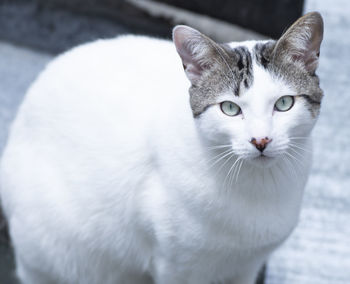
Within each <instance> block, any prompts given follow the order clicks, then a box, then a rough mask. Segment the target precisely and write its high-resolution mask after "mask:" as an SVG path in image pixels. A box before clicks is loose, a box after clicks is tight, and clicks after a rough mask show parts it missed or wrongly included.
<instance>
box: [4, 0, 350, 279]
mask: <svg viewBox="0 0 350 284" xmlns="http://www.w3.org/2000/svg"><path fill="white" fill-rule="evenodd" d="M309 11H319V12H320V13H321V14H322V16H323V17H324V21H325V35H324V42H323V44H322V48H321V60H320V67H319V70H318V74H319V76H320V79H321V86H322V88H323V89H324V91H325V98H324V101H323V105H322V112H321V116H320V119H319V123H318V124H317V126H316V128H315V130H314V133H313V136H314V141H315V151H314V152H315V154H314V166H313V169H312V173H311V177H310V179H309V182H308V185H307V188H306V192H305V198H304V202H303V208H302V212H301V217H300V223H299V226H298V227H297V229H296V230H295V231H294V233H293V234H292V236H291V237H290V238H289V239H288V241H287V242H286V243H285V244H284V245H283V246H282V247H281V248H280V249H279V250H278V251H277V252H275V253H274V254H273V255H272V256H271V258H270V259H269V261H268V263H267V265H266V270H265V273H264V274H262V276H261V279H260V280H259V283H266V284H295V283H297V284H348V283H350V146H349V141H350V111H349V108H348V107H347V106H348V105H350V84H349V81H350V55H349V54H350V53H349V49H350V2H349V1H347V0H323V1H321V0H305V1H304V0H265V1H263V0H231V1H230V0H0V129H1V131H0V155H1V152H2V150H3V148H4V145H5V144H6V139H7V135H8V129H9V126H10V124H11V121H12V120H13V118H14V116H15V114H16V111H17V108H18V106H19V104H20V103H21V101H22V99H23V96H24V94H25V91H26V89H27V88H28V86H29V85H30V83H31V82H32V81H33V80H34V79H35V78H36V76H37V75H38V73H39V72H40V71H41V70H42V69H43V68H44V67H45V65H46V64H47V63H48V62H49V61H50V60H51V59H52V58H53V57H54V56H55V55H56V54H58V53H60V52H63V51H65V50H67V49H69V48H71V47H73V46H75V45H78V44H80V43H84V42H88V41H92V40H94V39H97V38H110V37H115V36H117V35H120V34H127V33H133V34H145V35H150V36H155V37H162V38H170V36H171V29H172V27H173V26H174V25H175V24H187V25H190V26H192V27H194V28H197V29H199V30H200V31H202V32H203V33H205V34H207V35H209V36H210V37H212V38H213V39H215V40H217V41H220V42H228V41H241V40H249V39H265V38H275V39H276V38H278V37H279V36H280V35H281V34H282V32H283V31H284V30H285V29H286V28H287V27H288V26H289V25H290V24H291V23H293V22H294V21H295V20H296V19H297V18H298V17H300V16H301V15H302V14H304V13H306V12H309ZM23 237H24V238H25V236H23ZM38 241H40V240H38ZM13 269H14V263H13V255H12V251H11V242H10V240H9V238H8V234H7V228H6V222H5V220H4V218H3V217H2V216H1V212H0V283H1V284H12V283H16V281H15V278H14V270H13ZM125 284H127V283H125Z"/></svg>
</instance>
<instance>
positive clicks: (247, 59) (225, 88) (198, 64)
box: [173, 26, 253, 117]
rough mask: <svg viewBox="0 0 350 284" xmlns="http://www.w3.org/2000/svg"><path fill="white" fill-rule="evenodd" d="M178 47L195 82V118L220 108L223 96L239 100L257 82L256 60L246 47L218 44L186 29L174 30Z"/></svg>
mask: <svg viewBox="0 0 350 284" xmlns="http://www.w3.org/2000/svg"><path fill="white" fill-rule="evenodd" d="M173 37H174V43H175V46H176V49H177V51H178V53H179V55H180V57H181V59H182V63H183V66H184V69H185V72H186V75H187V77H188V78H189V80H190V81H191V88H190V90H189V93H190V103H191V108H192V111H193V116H194V117H197V116H199V115H200V114H201V113H202V112H203V111H205V110H206V109H207V108H208V107H209V106H211V105H213V104H216V103H217V101H216V99H217V97H218V96H219V95H220V94H222V93H223V92H231V93H232V94H233V95H235V96H239V95H240V94H241V89H242V88H249V87H250V86H251V84H252V82H253V75H252V57H251V54H250V52H249V50H248V49H247V48H246V47H244V46H240V47H236V48H231V47H229V46H228V45H227V44H218V43H216V42H214V41H213V40H211V39H210V38H208V37H206V36H205V35H203V34H201V33H199V32H198V31H196V30H193V29H192V28H189V27H186V26H178V27H176V28H175V29H174V36H173Z"/></svg>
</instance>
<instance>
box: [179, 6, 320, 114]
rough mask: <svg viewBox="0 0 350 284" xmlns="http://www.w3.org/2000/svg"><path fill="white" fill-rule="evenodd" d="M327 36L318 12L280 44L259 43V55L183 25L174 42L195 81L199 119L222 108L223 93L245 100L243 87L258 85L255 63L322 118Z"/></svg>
mask: <svg viewBox="0 0 350 284" xmlns="http://www.w3.org/2000/svg"><path fill="white" fill-rule="evenodd" d="M322 37H323V20H322V17H321V15H320V14H319V13H317V12H313V13H309V14H306V15H305V16H303V17H301V18H300V19H299V20H298V21H296V22H295V23H294V24H293V25H292V26H291V27H290V28H289V29H288V30H287V31H286V32H285V33H284V34H283V35H282V37H281V38H280V39H279V40H278V41H272V40H271V41H267V42H260V43H258V44H256V45H255V47H254V49H253V54H251V53H250V52H249V50H248V49H247V48H246V47H244V46H239V47H236V48H230V47H229V46H228V45H227V44H217V43H215V42H214V41H213V40H211V39H210V38H208V37H206V36H205V35H203V34H201V33H200V32H198V31H196V30H194V29H192V28H190V27H186V26H177V27H176V28H175V29H174V34H173V38H174V43H175V46H176V49H177V51H178V53H179V55H180V57H181V59H182V62H183V66H184V69H185V72H186V75H187V76H188V78H189V80H190V81H191V88H190V90H189V92H190V103H191V108H192V111H193V115H194V117H197V116H199V115H200V114H201V113H203V111H205V110H206V109H207V108H208V107H209V106H211V105H213V104H216V99H217V96H218V95H220V94H222V93H223V92H225V91H226V92H227V91H228V92H232V93H233V94H234V95H235V96H239V95H240V94H241V93H242V90H241V89H242V87H243V88H245V89H248V88H249V87H250V86H251V85H252V83H253V74H252V72H253V68H252V60H255V61H256V62H257V64H258V65H260V66H262V67H263V68H265V69H266V70H267V71H269V72H270V73H271V74H272V75H273V76H275V77H276V78H279V79H282V80H284V81H285V83H286V84H287V85H289V86H290V87H291V88H292V89H293V90H295V92H296V93H297V94H299V95H298V96H297V98H298V99H303V100H304V101H305V103H307V104H308V105H309V110H310V112H311V114H312V116H313V117H316V116H317V115H318V113H319V109H320V104H321V99H322V96H323V92H322V90H321V88H320V86H319V79H318V77H317V75H316V74H315V71H316V68H317V65H318V57H319V52H320V45H321V41H322Z"/></svg>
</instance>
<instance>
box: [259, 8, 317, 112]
mask: <svg viewBox="0 0 350 284" xmlns="http://www.w3.org/2000/svg"><path fill="white" fill-rule="evenodd" d="M322 36H323V21H322V18H321V16H320V14H319V13H316V12H313V13H309V14H307V15H305V16H304V17H302V18H300V19H299V20H298V21H297V22H296V23H295V24H294V25H292V26H291V27H290V28H289V29H288V30H287V32H286V33H285V34H284V35H282V37H281V38H280V39H279V40H278V41H268V42H265V43H258V44H256V45H255V47H254V49H253V53H254V55H253V56H254V58H255V60H256V62H257V63H258V64H259V65H260V66H262V67H263V68H265V69H266V70H268V71H269V72H270V73H271V74H273V75H274V76H275V77H277V78H281V79H282V80H283V81H284V82H285V83H286V84H287V85H289V86H290V87H291V88H292V89H293V90H295V91H296V93H297V94H299V95H298V96H297V98H298V99H303V100H304V102H305V103H307V104H308V109H309V110H310V112H311V114H312V116H313V117H316V116H317V115H318V114H319V111H320V106H321V100H322V97H323V91H322V89H321V88H320V84H319V78H318V76H317V75H316V73H315V72H316V68H317V65H318V58H319V54H320V44H321V41H322Z"/></svg>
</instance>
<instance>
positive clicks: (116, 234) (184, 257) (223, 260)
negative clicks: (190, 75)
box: [1, 36, 314, 284]
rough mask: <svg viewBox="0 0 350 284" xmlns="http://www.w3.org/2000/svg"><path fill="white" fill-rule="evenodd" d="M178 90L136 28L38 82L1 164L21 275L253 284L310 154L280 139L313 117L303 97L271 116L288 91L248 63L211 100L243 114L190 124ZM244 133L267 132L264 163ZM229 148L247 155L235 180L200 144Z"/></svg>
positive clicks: (86, 283) (178, 76)
mask: <svg viewBox="0 0 350 284" xmlns="http://www.w3.org/2000/svg"><path fill="white" fill-rule="evenodd" d="M248 46H249V44H248ZM250 46H251V45H250ZM188 88H189V82H188V80H187V79H186V76H185V74H184V72H183V70H182V65H181V60H180V58H179V57H178V55H177V53H176V50H175V47H174V46H173V44H172V43H170V42H167V41H163V40H156V39H149V38H146V37H134V36H127V37H121V38H118V39H114V40H101V41H98V42H95V43H91V44H87V45H83V46H80V47H78V48H75V49H73V50H72V51H69V52H67V53H66V54H64V55H62V56H60V57H58V58H57V59H56V60H54V61H53V62H52V63H51V64H50V65H49V66H48V67H47V68H46V70H45V71H44V72H43V73H42V74H41V75H40V76H39V78H38V79H37V81H36V82H35V83H34V84H33V85H32V87H31V88H30V90H29V91H28V94H27V96H26V98H25V100H24V102H23V104H22V106H21V108H20V110H19V113H18V116H17V118H16V120H15V122H14V124H13V127H12V130H11V133H10V138H9V142H8V145H7V147H6V150H5V152H4V155H3V159H2V164H1V198H2V202H3V206H4V209H5V211H6V215H7V217H8V220H9V224H10V233H11V237H12V240H13V245H14V248H15V253H16V260H17V270H18V276H19V278H20V279H21V281H22V283H24V284H41V283H67V284H79V283H81V284H90V283H91V284H92V283H104V284H109V283H110V284H112V283H113V284H116V283H118V284H133V283H135V284H136V283H140V284H141V283H152V282H151V280H150V277H152V278H153V279H154V282H155V283H156V284H184V283H188V284H209V283H219V281H224V280H225V281H227V282H225V283H231V282H229V281H232V283H237V284H252V283H253V282H254V279H255V277H256V274H257V271H258V270H259V269H260V267H261V266H262V264H263V263H264V261H266V258H267V257H268V255H269V254H270V252H271V251H272V250H273V249H274V248H276V247H277V246H278V245H279V244H280V243H281V242H282V241H283V240H284V239H285V238H286V237H287V236H288V235H289V234H290V232H291V231H292V230H293V228H294V227H295V225H296V222H297V219H298V214H299V207H300V202H301V198H302V192H303V188H304V185H305V182H306V180H307V176H308V172H309V168H310V162H311V157H310V154H309V152H304V151H303V150H300V149H297V148H295V149H294V150H293V151H297V152H298V153H295V152H293V151H291V150H288V149H289V148H288V145H289V143H290V141H291V140H290V137H301V136H302V137H308V136H309V132H310V131H311V129H312V126H313V123H314V121H313V120H312V118H311V116H310V114H309V112H308V111H307V110H306V107H305V105H304V104H303V102H302V101H301V100H297V101H296V103H295V106H294V107H293V108H292V109H291V110H290V111H288V112H285V113H274V112H273V105H274V103H275V101H276V100H277V99H278V98H279V97H281V96H282V95H295V94H294V93H293V91H291V90H290V89H289V88H288V87H287V85H286V84H285V82H283V81H281V80H280V79H279V78H272V77H271V75H270V74H268V73H267V72H266V71H265V70H263V69H262V68H260V67H259V66H258V65H256V64H255V63H254V84H253V86H252V87H251V88H250V89H248V91H247V92H246V93H245V94H243V95H242V96H240V97H234V96H233V95H232V94H222V95H221V96H220V97H219V99H218V102H219V101H222V100H226V99H227V100H231V101H234V102H236V103H237V104H239V105H240V106H241V108H242V110H243V116H237V117H229V116H226V115H224V114H223V113H222V112H221V110H220V107H219V106H218V105H214V106H212V107H209V108H208V109H207V110H206V111H205V112H204V113H203V114H202V115H201V116H200V117H199V118H197V119H194V118H193V116H192V112H191V109H190V105H189V97H188ZM303 123H304V124H303ZM255 136H262V137H265V136H269V137H270V136H271V137H272V139H273V142H271V145H269V146H268V148H267V149H266V151H267V153H268V155H269V156H271V157H274V158H271V161H268V162H267V161H264V160H262V159H260V158H256V157H257V156H258V154H259V151H258V150H257V149H255V148H254V147H253V145H251V144H250V143H249V140H250V138H251V137H255ZM298 142H299V143H300V144H298V145H299V146H300V147H303V148H307V149H311V145H310V141H309V139H302V140H298ZM228 143H232V147H233V149H234V150H235V151H236V152H237V154H239V155H242V157H244V158H245V159H246V160H245V162H244V163H243V164H242V165H240V171H239V174H237V172H238V168H235V170H236V172H235V176H234V177H233V176H232V173H233V169H232V168H231V166H232V165H233V163H234V161H236V159H237V156H232V157H231V158H232V159H231V160H230V161H228V162H227V163H223V161H227V160H226V159H227V157H226V158H223V159H222V160H221V161H217V158H216V159H213V160H211V159H212V158H215V155H218V154H219V153H220V151H221V153H222V149H220V148H219V149H217V150H213V149H209V148H208V147H213V146H216V145H222V144H228ZM302 145H303V146H302ZM280 149H282V150H283V151H287V152H288V151H289V152H290V155H293V156H295V158H296V159H297V160H298V161H296V160H294V159H292V158H291V157H290V156H287V155H284V156H282V155H280V154H278V153H279V152H278V151H282V150H280ZM220 157H221V156H220ZM215 161H217V163H216V164H215V165H213V164H214V162H215ZM238 164H240V162H237V165H238ZM230 168H231V175H230V176H229V177H228V178H227V173H228V171H229V169H230ZM147 275H148V276H147ZM220 283H221V282H220Z"/></svg>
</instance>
